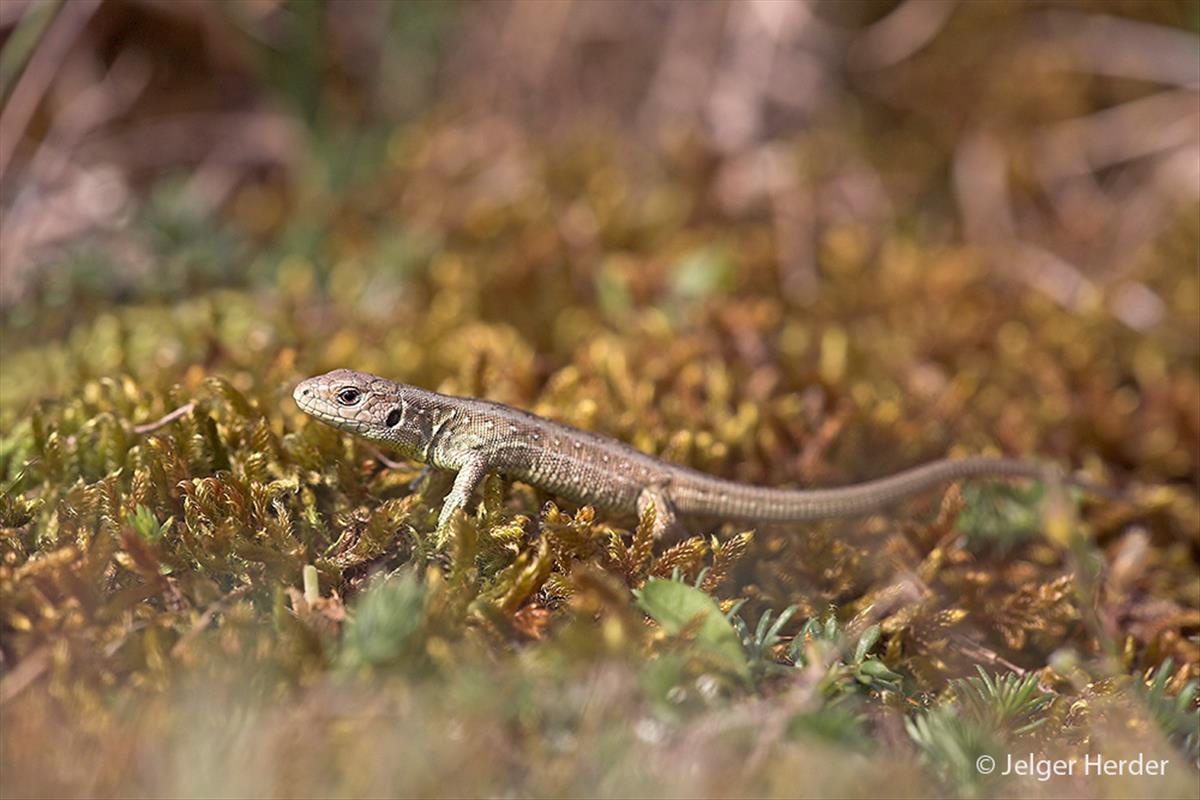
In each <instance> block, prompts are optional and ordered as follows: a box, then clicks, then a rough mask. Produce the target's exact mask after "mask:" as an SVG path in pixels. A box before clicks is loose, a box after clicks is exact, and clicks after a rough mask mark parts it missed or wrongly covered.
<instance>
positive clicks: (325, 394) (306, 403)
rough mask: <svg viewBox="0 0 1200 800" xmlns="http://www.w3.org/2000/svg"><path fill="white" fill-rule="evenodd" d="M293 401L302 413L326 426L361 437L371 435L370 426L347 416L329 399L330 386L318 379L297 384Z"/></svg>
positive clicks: (310, 379)
mask: <svg viewBox="0 0 1200 800" xmlns="http://www.w3.org/2000/svg"><path fill="white" fill-rule="evenodd" d="M292 399H293V400H295V401H296V405H297V406H299V407H300V410H301V411H303V412H304V413H305V414H308V415H309V416H310V417H315V418H316V419H318V420H320V421H321V422H324V423H325V424H326V425H330V426H332V427H334V428H337V429H339V430H343V431H348V432H350V433H354V434H358V435H360V436H369V435H370V426H369V425H366V424H365V423H364V422H363V421H362V420H359V419H357V418H355V417H354V416H349V415H347V414H346V413H345V412H344V411H343V410H342V409H341V408H340V407H339V406H338V405H337V404H336V403H334V402H333V401H332V400H331V399H330V398H329V388H328V386H327V385H325V384H323V383H321V382H319V380H318V379H314V378H309V379H308V380H304V381H301V382H300V383H299V384H297V386H296V388H295V389H293V390H292Z"/></svg>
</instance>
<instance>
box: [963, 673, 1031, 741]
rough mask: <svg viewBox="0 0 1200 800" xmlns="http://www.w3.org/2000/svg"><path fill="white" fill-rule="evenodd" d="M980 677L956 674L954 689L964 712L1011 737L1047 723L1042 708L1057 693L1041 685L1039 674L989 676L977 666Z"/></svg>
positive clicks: (984, 725)
mask: <svg viewBox="0 0 1200 800" xmlns="http://www.w3.org/2000/svg"><path fill="white" fill-rule="evenodd" d="M976 669H977V670H978V671H979V677H978V678H974V677H972V678H956V679H954V680H952V681H950V688H951V691H953V693H954V698H955V701H956V702H957V704H958V706H959V708H960V709H961V710H962V712H963V714H964V715H965V716H967V717H968V718H970V719H972V720H974V721H975V722H977V723H978V724H980V725H982V726H983V727H984V728H985V729H987V730H992V731H997V732H1002V733H1005V734H1007V736H1010V737H1017V736H1024V735H1025V734H1027V733H1030V732H1032V731H1034V730H1036V729H1037V728H1039V727H1041V726H1042V725H1043V724H1045V722H1046V720H1047V719H1048V717H1045V716H1042V712H1043V711H1044V710H1045V709H1046V707H1047V706H1049V705H1050V704H1051V703H1052V702H1053V701H1054V695H1052V694H1049V693H1048V692H1043V691H1042V690H1041V689H1040V688H1039V687H1038V681H1037V676H1036V675H1032V674H1031V675H1023V676H1022V675H1017V674H1016V673H1011V672H1010V673H1009V674H1007V675H996V676H995V677H989V676H988V674H987V672H986V671H984V669H983V668H982V667H979V666H976Z"/></svg>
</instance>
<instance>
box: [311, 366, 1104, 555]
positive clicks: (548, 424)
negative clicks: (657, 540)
mask: <svg viewBox="0 0 1200 800" xmlns="http://www.w3.org/2000/svg"><path fill="white" fill-rule="evenodd" d="M293 397H294V398H295V400H296V403H297V404H298V405H299V406H300V408H301V409H302V410H303V411H305V412H306V413H308V414H310V415H312V416H314V417H316V418H317V419H319V420H321V421H322V422H324V423H326V424H328V425H332V426H333V427H335V428H338V429H340V430H344V431H348V432H349V433H353V434H355V435H357V436H361V437H363V438H365V439H369V440H371V441H374V442H379V443H380V444H384V445H388V446H390V447H392V448H394V449H396V450H398V451H399V452H400V453H402V454H403V455H404V456H405V457H407V458H410V459H415V460H417V461H422V462H424V463H426V464H430V465H432V466H434V467H438V468H440V469H444V470H450V471H453V472H456V473H457V477H456V478H455V481H454V487H453V488H452V489H451V490H450V493H449V494H448V495H447V496H446V500H445V503H444V504H443V506H442V512H441V515H440V516H439V519H438V529H439V531H445V529H446V526H447V524H448V523H449V521H450V517H451V515H452V514H453V513H454V511H455V510H456V509H458V508H463V507H465V506H466V504H467V502H468V501H469V500H470V498H471V495H472V493H473V492H474V491H475V488H476V487H477V486H478V485H479V483H480V481H482V480H483V478H484V476H486V475H487V474H488V473H489V472H499V473H503V474H504V475H507V476H509V477H511V478H515V479H516V480H519V481H524V482H526V483H529V484H532V485H534V486H536V487H538V488H540V489H543V490H545V491H547V492H550V493H552V494H556V495H559V496H561V497H565V498H568V499H569V500H572V501H574V502H576V503H583V504H588V505H592V506H595V507H596V508H599V509H604V510H607V511H614V512H637V513H641V512H642V511H643V510H644V509H645V507H646V506H647V505H648V504H650V503H653V504H654V506H655V509H656V526H655V527H656V532H657V533H658V534H659V535H662V533H663V532H664V531H665V530H667V529H668V528H671V527H674V526H675V524H676V523H675V518H676V515H677V514H683V515H688V516H699V517H713V518H720V519H737V520H742V521H748V522H783V521H796V520H813V519H822V518H829V517H853V516H862V515H864V514H869V513H871V512H874V511H878V510H880V509H883V508H886V507H888V506H891V505H894V504H895V503H896V502H898V501H900V500H903V499H904V498H906V497H909V496H911V495H914V494H916V493H918V492H921V491H924V490H926V489H930V488H933V487H935V486H938V485H940V484H943V483H947V482H950V481H955V480H958V479H960V478H968V477H973V476H977V475H1004V476H1020V477H1028V478H1038V479H1050V480H1059V481H1066V482H1069V483H1076V484H1079V483H1080V482H1079V481H1075V480H1073V479H1071V478H1069V477H1067V476H1065V475H1063V474H1062V472H1061V471H1060V470H1057V469H1055V468H1053V467H1045V466H1041V465H1039V464H1034V463H1029V462H1025V461H1018V460H1014V459H1006V458H963V459H944V460H941V461H934V462H931V463H928V464H925V465H922V466H919V467H914V468H913V469H909V470H905V471H903V472H899V473H897V474H895V475H891V476H889V477H886V478H880V479H879V480H874V481H869V482H867V483H861V484H857V485H854V486H845V487H839V488H832V489H811V490H787V489H769V488H764V487H759V486H747V485H745V484H740V483H734V482H732V481H726V480H721V479H720V478H714V477H712V476H710V475H705V474H704V473H702V472H697V471H695V470H692V469H688V468H687V467H681V466H677V465H674V464H669V463H667V462H665V461H661V460H659V459H657V458H654V457H652V456H649V455H646V454H645V453H642V452H639V451H638V450H635V449H633V448H632V447H630V446H629V445H627V444H624V443H623V442H619V441H617V440H615V439H611V438H609V437H607V436H602V435H600V434H597V433H590V432H588V431H582V430H579V429H577V428H572V427H571V426H569V425H563V424H562V423H558V422H554V421H552V420H548V419H543V418H542V417H538V416H535V415H533V414H530V413H528V412H526V411H521V410H519V409H515V408H511V407H509V406H506V405H502V404H500V403H493V402H489V401H486V400H476V399H473V398H466V397H452V396H450V395H444V394H438V393H437V392H430V391H427V390H425V389H419V388H417V387H415V386H408V385H406V384H402V383H394V382H393V381H389V380H386V379H384V378H380V377H377V376H375V375H368V374H366V373H362V372H354V371H352V370H348V369H338V370H334V371H333V372H329V373H327V374H325V375H320V376H317V377H315V378H309V379H308V380H306V381H303V382H302V383H301V384H300V385H299V386H297V387H296V390H295V392H294V393H293ZM1089 488H1092V487H1089Z"/></svg>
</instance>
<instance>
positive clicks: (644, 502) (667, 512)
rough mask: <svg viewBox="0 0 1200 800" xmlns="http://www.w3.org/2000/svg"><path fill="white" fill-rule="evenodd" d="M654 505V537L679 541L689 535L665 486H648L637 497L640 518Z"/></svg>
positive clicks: (663, 540)
mask: <svg viewBox="0 0 1200 800" xmlns="http://www.w3.org/2000/svg"><path fill="white" fill-rule="evenodd" d="M651 504H653V505H654V527H653V533H654V539H655V541H660V542H677V541H680V540H681V539H683V538H684V537H685V536H687V529H685V528H684V527H683V524H682V523H681V522H680V521H679V514H678V511H677V510H676V508H675V504H674V503H672V502H671V498H670V496H669V495H668V494H667V489H666V487H665V486H647V487H646V488H645V489H642V491H641V493H640V494H639V495H638V499H637V512H638V519H641V518H642V516H643V515H644V514H645V513H646V508H647V507H649V506H650V505H651Z"/></svg>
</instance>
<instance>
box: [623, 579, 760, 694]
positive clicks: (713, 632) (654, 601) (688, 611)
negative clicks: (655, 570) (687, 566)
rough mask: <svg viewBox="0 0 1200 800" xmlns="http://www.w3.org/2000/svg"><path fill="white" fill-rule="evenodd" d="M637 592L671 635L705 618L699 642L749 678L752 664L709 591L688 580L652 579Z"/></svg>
mask: <svg viewBox="0 0 1200 800" xmlns="http://www.w3.org/2000/svg"><path fill="white" fill-rule="evenodd" d="M636 595H637V599H638V605H639V606H640V607H641V608H642V610H643V611H645V612H646V613H647V614H649V615H650V616H652V617H654V619H655V621H656V622H658V624H659V625H661V626H662V628H663V630H665V631H666V632H667V633H669V634H671V635H672V636H674V635H677V634H678V633H679V632H680V631H682V630H683V629H684V628H685V627H687V626H688V625H689V624H691V623H692V622H693V620H695V619H697V618H698V617H701V618H703V621H702V622H701V623H700V626H699V628H698V629H697V632H696V644H697V645H698V646H699V647H701V648H702V649H703V650H704V651H705V652H706V653H707V654H709V655H711V656H713V657H714V658H715V659H716V660H717V661H718V662H720V663H721V665H722V666H725V667H727V668H729V669H731V670H733V671H734V672H736V673H737V674H738V675H740V676H742V677H743V678H749V676H750V670H749V665H748V664H747V663H746V656H745V654H744V653H743V652H742V645H741V642H739V641H738V636H737V633H736V632H735V631H734V629H733V626H732V625H730V623H729V620H727V619H725V615H724V614H722V613H721V609H720V607H719V606H717V603H716V601H715V600H713V599H712V598H711V597H709V596H708V595H707V594H705V593H704V592H702V591H700V590H699V589H696V588H695V587H692V586H688V585H687V584H685V583H678V582H676V581H668V580H663V579H661V578H651V579H650V580H649V581H647V583H646V585H645V586H644V587H643V588H642V589H641V591H639V592H637V593H636Z"/></svg>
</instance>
